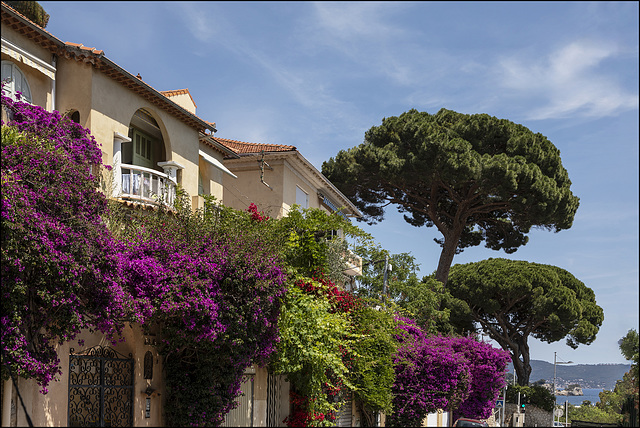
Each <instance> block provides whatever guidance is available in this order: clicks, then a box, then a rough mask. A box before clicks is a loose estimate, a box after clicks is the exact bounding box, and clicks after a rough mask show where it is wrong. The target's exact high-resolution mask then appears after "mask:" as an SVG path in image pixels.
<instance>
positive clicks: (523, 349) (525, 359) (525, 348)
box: [511, 342, 531, 386]
mask: <svg viewBox="0 0 640 428" xmlns="http://www.w3.org/2000/svg"><path fill="white" fill-rule="evenodd" d="M512 351H513V353H512V354H511V361H512V362H513V367H514V368H515V371H516V375H517V376H518V385H521V386H527V385H529V377H530V376H531V359H530V357H529V345H528V344H527V343H526V342H525V343H519V344H518V346H517V349H512ZM521 355H522V360H520V356H521Z"/></svg>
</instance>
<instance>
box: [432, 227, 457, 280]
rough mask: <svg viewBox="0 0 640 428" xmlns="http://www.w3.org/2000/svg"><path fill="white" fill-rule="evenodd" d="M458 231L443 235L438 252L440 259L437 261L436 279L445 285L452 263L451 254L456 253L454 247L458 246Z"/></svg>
mask: <svg viewBox="0 0 640 428" xmlns="http://www.w3.org/2000/svg"><path fill="white" fill-rule="evenodd" d="M461 235H462V230H461V231H460V232H457V231H456V232H453V233H451V234H448V235H444V245H443V246H442V252H441V253H440V260H439V261H438V269H437V270H436V279H437V280H438V281H440V282H441V283H442V285H444V286H445V287H446V285H447V280H448V279H449V271H450V270H451V264H452V263H453V256H455V255H456V248H458V242H460V236H461Z"/></svg>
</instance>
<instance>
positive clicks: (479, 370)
mask: <svg viewBox="0 0 640 428" xmlns="http://www.w3.org/2000/svg"><path fill="white" fill-rule="evenodd" d="M398 321H399V327H398V334H397V340H398V342H399V344H400V345H399V348H398V352H397V354H396V358H395V360H394V363H395V370H396V382H395V384H394V387H393V393H394V401H393V405H394V412H393V414H392V415H391V416H390V417H389V418H388V425H389V426H421V425H422V421H423V420H424V418H425V417H426V415H427V414H428V413H432V412H435V411H437V410H438V409H443V410H450V411H453V412H454V416H455V415H459V416H466V417H472V418H487V417H489V416H490V412H491V409H492V408H493V405H494V403H495V398H496V397H497V394H498V393H499V390H500V388H501V387H502V386H503V383H504V372H505V369H506V364H507V361H508V360H509V355H508V353H506V352H505V351H502V350H498V349H495V348H493V347H491V346H490V345H488V344H486V343H482V342H478V341H477V340H476V339H475V338H472V337H442V336H432V337H429V336H427V334H426V333H425V332H424V331H423V330H421V329H420V327H419V326H417V325H416V323H415V322H414V321H413V320H411V319H409V318H404V317H398Z"/></svg>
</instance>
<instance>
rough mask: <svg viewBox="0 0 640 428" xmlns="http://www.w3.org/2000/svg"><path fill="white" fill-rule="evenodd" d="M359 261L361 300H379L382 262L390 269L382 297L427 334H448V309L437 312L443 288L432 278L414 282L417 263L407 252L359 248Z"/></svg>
mask: <svg viewBox="0 0 640 428" xmlns="http://www.w3.org/2000/svg"><path fill="white" fill-rule="evenodd" d="M355 252H356V254H358V255H359V256H360V257H362V259H363V269H362V271H363V272H362V276H359V277H358V279H357V280H358V285H359V286H358V290H357V293H358V295H359V296H362V297H369V298H376V299H381V298H383V295H382V291H383V282H384V260H385V256H386V257H388V258H389V259H388V260H389V265H391V266H392V269H391V270H390V271H389V272H388V273H387V277H388V279H387V294H386V296H384V298H386V299H389V300H390V301H393V302H395V303H396V304H397V305H398V306H399V307H400V308H401V309H402V310H403V312H404V313H405V314H406V315H407V316H409V317H411V318H412V319H414V320H415V321H416V323H417V324H418V325H419V326H420V327H421V328H422V329H423V330H424V331H426V332H427V333H429V334H436V333H442V334H449V333H452V332H453V331H454V329H453V327H452V326H451V325H450V324H449V313H450V311H449V309H446V308H445V309H444V310H442V311H441V310H439V308H440V304H441V301H442V300H443V299H445V298H446V293H445V292H444V287H442V284H441V283H440V282H438V281H436V280H435V279H434V278H432V277H424V278H423V279H422V280H420V279H418V275H417V272H418V271H419V268H418V264H417V263H416V261H415V257H413V256H412V255H411V254H409V253H400V254H389V252H388V251H387V250H384V249H383V248H381V247H380V246H373V245H361V246H358V247H357V248H356V249H355Z"/></svg>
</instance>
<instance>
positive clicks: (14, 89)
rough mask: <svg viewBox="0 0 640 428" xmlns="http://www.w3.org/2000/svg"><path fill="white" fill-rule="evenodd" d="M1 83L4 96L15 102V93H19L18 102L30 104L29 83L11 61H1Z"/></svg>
mask: <svg viewBox="0 0 640 428" xmlns="http://www.w3.org/2000/svg"><path fill="white" fill-rule="evenodd" d="M2 83H3V89H4V91H5V95H6V96H8V97H9V98H11V99H12V100H15V99H16V93H18V92H20V93H21V94H22V96H21V98H20V100H21V101H26V102H28V103H31V88H29V82H27V78H26V77H25V76H24V74H23V73H22V71H20V69H19V68H18V66H17V65H15V64H14V63H13V62H11V61H2Z"/></svg>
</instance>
